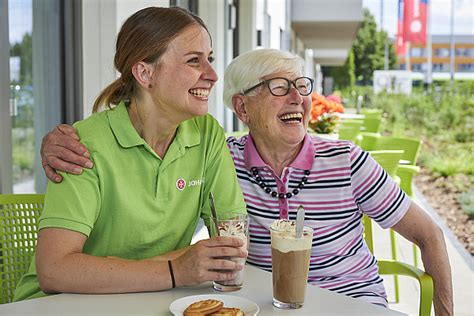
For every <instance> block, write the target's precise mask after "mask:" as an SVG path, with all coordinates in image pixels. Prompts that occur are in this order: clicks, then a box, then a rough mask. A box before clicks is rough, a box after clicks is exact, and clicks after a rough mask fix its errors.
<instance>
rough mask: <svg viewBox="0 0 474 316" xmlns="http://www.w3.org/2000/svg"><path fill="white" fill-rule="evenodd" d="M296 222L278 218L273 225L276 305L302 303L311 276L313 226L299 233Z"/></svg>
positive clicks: (291, 305)
mask: <svg viewBox="0 0 474 316" xmlns="http://www.w3.org/2000/svg"><path fill="white" fill-rule="evenodd" d="M295 226H296V225H295V222H294V221H290V220H276V221H274V222H273V224H272V225H271V240H272V277H273V305H275V306H276V307H278V308H284V309H290V308H300V307H302V306H303V303H304V297H305V292H306V283H307V280H308V269H309V259H310V255H311V244H312V241H313V229H311V228H310V227H304V228H303V235H302V237H301V238H297V237H296V233H295Z"/></svg>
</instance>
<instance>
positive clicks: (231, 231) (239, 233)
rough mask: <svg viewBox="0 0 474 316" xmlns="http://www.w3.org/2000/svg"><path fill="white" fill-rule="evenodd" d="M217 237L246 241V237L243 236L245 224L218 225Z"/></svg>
mask: <svg viewBox="0 0 474 316" xmlns="http://www.w3.org/2000/svg"><path fill="white" fill-rule="evenodd" d="M219 235H220V236H227V237H239V238H240V239H242V240H246V239H247V235H246V234H245V223H243V222H237V223H231V222H230V223H220V224H219Z"/></svg>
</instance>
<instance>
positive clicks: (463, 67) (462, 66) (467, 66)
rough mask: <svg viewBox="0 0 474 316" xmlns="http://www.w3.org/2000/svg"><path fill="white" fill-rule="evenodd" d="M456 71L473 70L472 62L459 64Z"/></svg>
mask: <svg viewBox="0 0 474 316" xmlns="http://www.w3.org/2000/svg"><path fill="white" fill-rule="evenodd" d="M458 71H460V72H474V64H459V65H458Z"/></svg>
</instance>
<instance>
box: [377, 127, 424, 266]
mask: <svg viewBox="0 0 474 316" xmlns="http://www.w3.org/2000/svg"><path fill="white" fill-rule="evenodd" d="M421 145H422V141H421V140H419V139H416V138H406V137H391V136H381V137H379V138H377V141H376V144H375V146H374V150H386V149H401V150H403V151H404V153H403V155H402V158H401V162H403V163H404V164H401V165H399V166H398V169H397V176H398V177H399V178H400V188H401V189H402V190H403V191H404V192H405V193H406V194H407V195H408V196H410V197H411V198H414V196H413V184H412V182H413V177H414V176H415V175H416V174H418V173H419V172H420V167H418V166H416V161H417V159H418V154H419V153H420V149H421ZM413 262H414V265H415V267H418V248H417V247H416V245H415V244H413Z"/></svg>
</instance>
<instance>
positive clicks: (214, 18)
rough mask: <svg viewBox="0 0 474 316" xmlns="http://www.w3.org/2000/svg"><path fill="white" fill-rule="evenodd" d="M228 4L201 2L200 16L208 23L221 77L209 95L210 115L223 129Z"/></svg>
mask: <svg viewBox="0 0 474 316" xmlns="http://www.w3.org/2000/svg"><path fill="white" fill-rule="evenodd" d="M226 2H227V1H222V0H220V1H215V0H200V1H199V16H200V17H201V19H203V21H204V22H205V23H206V25H207V28H208V30H209V32H210V33H211V36H212V49H213V51H214V58H215V61H214V64H213V67H214V69H215V70H216V72H217V75H218V76H219V80H218V81H217V83H216V85H215V86H214V89H212V92H211V94H210V95H209V113H211V114H212V115H213V116H214V117H215V118H216V119H217V121H219V123H220V124H221V126H223V127H224V124H225V114H224V111H225V109H224V108H225V106H224V103H223V102H222V95H223V91H224V70H225V67H226V54H225V52H226V48H225V46H226V40H225V39H226V35H227V28H226V23H225V20H226V19H225V15H226V5H227V4H226Z"/></svg>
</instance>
